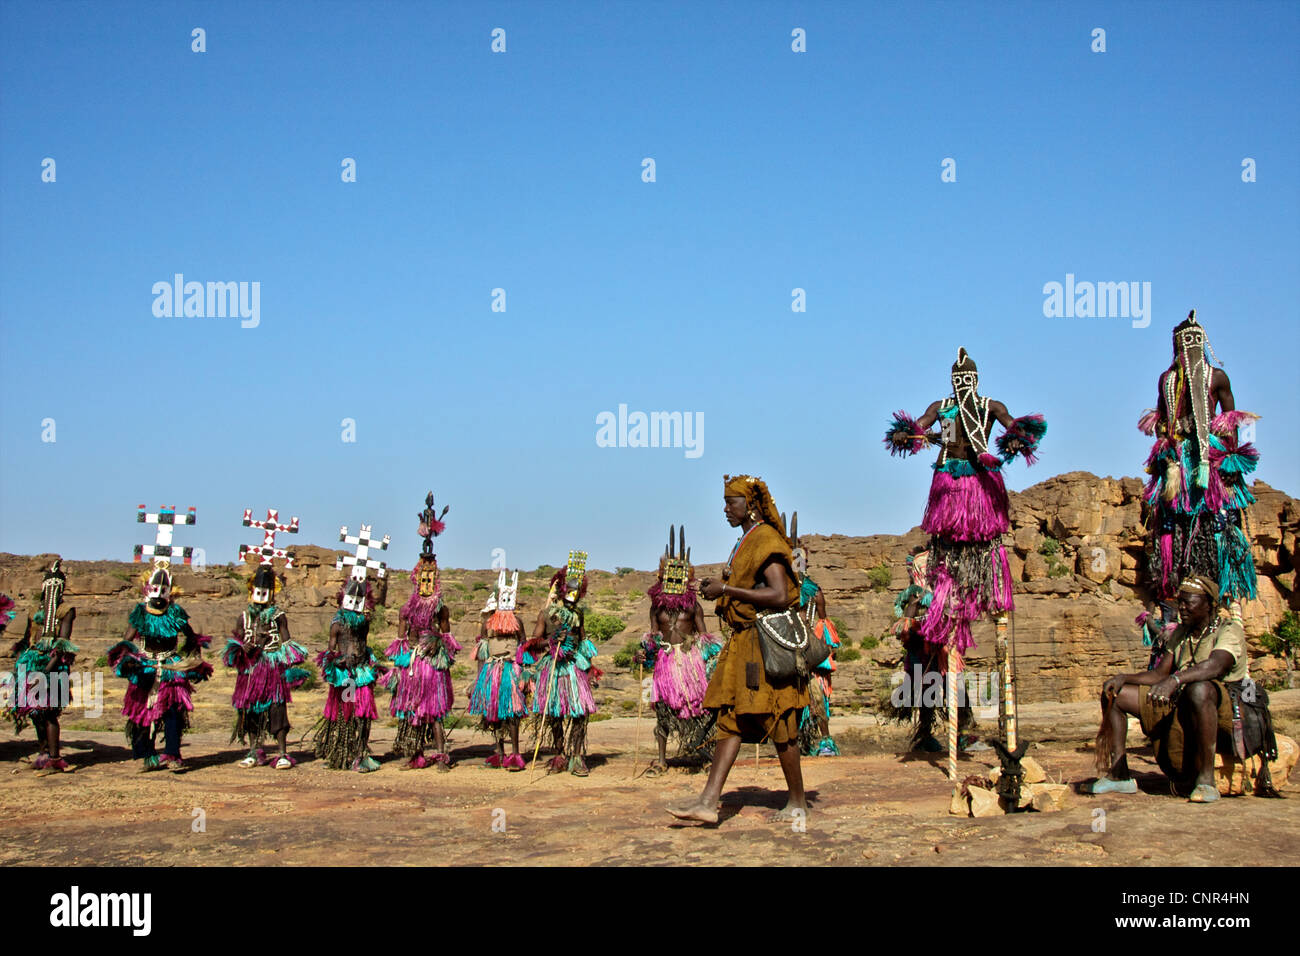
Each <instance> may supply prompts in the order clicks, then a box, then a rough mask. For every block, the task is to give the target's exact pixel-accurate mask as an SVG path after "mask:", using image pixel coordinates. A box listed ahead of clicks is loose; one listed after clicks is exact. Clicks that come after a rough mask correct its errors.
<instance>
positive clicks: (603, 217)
mask: <svg viewBox="0 0 1300 956" xmlns="http://www.w3.org/2000/svg"><path fill="white" fill-rule="evenodd" d="M195 27H202V28H203V29H204V30H205V31H206V47H207V49H206V52H203V53H195V52H192V50H191V42H192V40H191V30H192V29H194V28H195ZM498 27H499V28H502V29H504V30H505V31H506V34H505V35H506V52H504V53H493V52H492V51H491V49H490V45H491V40H492V38H491V31H492V30H493V29H494V28H498ZM1098 27H1100V28H1102V29H1104V30H1105V31H1106V51H1105V52H1104V53H1094V52H1093V51H1092V50H1091V46H1092V44H1093V39H1092V31H1093V30H1094V28H1098ZM795 28H802V29H803V30H804V31H806V46H807V51H806V52H804V53H796V52H793V51H792V50H791V43H792V38H791V31H792V30H793V29H795ZM1298 48H1300V5H1296V4H1294V3H1246V4H1219V3H1211V4H1198V3H1176V4H1157V3H1141V4H1116V5H1110V4H1053V3H1026V4H982V3H981V4H975V3H971V4H926V3H904V4H865V3H864V4H849V3H817V4H779V3H737V4H722V3H683V4H673V3H649V4H633V3H626V4H624V3H614V4H595V3H579V2H573V3H551V4H545V3H529V4H522V3H520V4H490V3H470V4H435V3H392V4H373V5H367V4H355V3H320V4H290V3H267V4H261V3H256V4H254V3H223V4H212V5H209V4H167V5H161V4H120V3H108V2H105V3H87V4H82V3H41V4H32V3H18V2H6V3H3V4H0V225H2V227H3V228H2V231H0V355H2V356H3V359H2V360H3V377H2V378H0V448H2V449H3V462H4V465H3V468H0V550H3V551H11V552H18V553H32V552H42V551H58V552H60V553H62V554H63V555H65V556H66V557H70V558H121V559H128V558H129V555H130V553H131V547H132V545H134V544H136V543H139V542H144V541H147V540H149V536H148V535H147V534H142V532H143V530H144V529H143V528H142V527H141V526H140V525H138V524H137V523H136V521H135V507H136V505H137V504H138V503H141V502H144V503H146V504H147V505H148V506H149V508H150V509H151V510H153V509H155V508H156V507H157V506H158V505H161V504H175V505H177V506H178V507H180V508H182V509H183V508H185V507H187V506H190V505H194V506H197V508H198V524H197V525H196V526H195V527H194V528H186V529H182V530H180V531H178V532H177V537H176V540H177V543H186V544H191V545H195V546H201V547H203V548H204V549H205V551H206V553H207V558H208V561H209V562H224V561H227V560H232V559H233V558H234V557H235V554H236V552H237V549H238V544H239V543H240V542H243V541H247V542H249V543H256V541H257V537H256V535H253V534H249V533H246V531H245V529H243V528H242V527H240V521H239V519H240V516H241V514H242V512H243V510H244V508H252V509H253V510H254V512H255V513H258V514H260V513H262V512H263V510H264V509H265V508H266V507H268V506H273V507H277V508H279V509H280V510H281V511H282V513H283V515H284V516H286V517H287V516H288V515H289V514H291V513H292V514H297V515H300V516H301V518H302V529H303V530H302V533H301V534H300V535H299V536H298V538H299V539H301V541H303V542H310V543H315V544H321V545H325V546H332V545H333V544H335V543H336V538H337V529H338V526H339V525H341V524H347V525H348V526H349V528H350V529H355V527H356V526H357V525H358V524H360V523H362V522H365V523H368V524H371V525H373V527H374V530H375V532H376V533H377V534H383V533H389V534H391V535H392V537H393V546H392V548H391V549H390V551H389V559H390V561H391V562H392V563H393V564H394V565H396V566H401V567H409V566H410V564H411V562H412V560H413V558H414V556H415V554H416V553H417V551H418V543H419V542H418V538H417V536H416V529H415V526H416V520H415V515H416V512H417V511H418V510H419V509H420V508H421V507H422V503H423V497H424V493H425V492H426V491H427V490H428V489H429V488H432V489H433V490H434V492H435V494H436V495H437V499H438V502H439V505H440V506H441V505H442V504H443V503H447V504H450V505H451V509H452V510H451V512H450V514H449V515H448V526H447V531H446V533H445V534H444V536H443V537H441V538H440V539H438V546H439V547H438V551H439V555H440V560H441V561H443V562H444V563H447V564H452V565H460V566H469V567H486V566H488V565H489V563H490V562H491V559H492V550H493V549H494V548H503V549H505V552H506V560H507V562H508V563H510V564H511V565H514V566H520V567H525V568H530V567H535V566H536V565H538V564H539V563H543V562H545V563H550V564H556V563H560V562H561V561H562V560H563V559H564V556H565V555H566V554H567V551H568V550H569V549H570V548H585V549H586V550H588V551H589V552H590V555H591V559H590V560H591V564H592V566H594V567H603V568H613V567H615V566H618V565H634V566H638V567H651V566H652V565H653V562H654V560H655V557H656V555H657V554H658V553H659V551H660V550H661V549H662V547H663V539H664V535H665V533H666V530H667V526H668V525H669V524H670V523H678V522H685V523H686V525H687V528H688V535H689V537H690V542H691V544H692V546H693V549H694V554H695V557H696V559H697V560H701V561H716V560H722V559H724V558H725V555H726V549H727V548H728V547H729V545H730V543H731V541H732V540H733V538H734V534H733V533H732V531H731V529H729V528H728V527H727V525H726V523H725V521H724V520H723V518H722V501H721V489H722V475H723V473H725V472H729V473H733V474H735V473H740V472H750V473H755V474H759V475H761V476H763V477H764V478H766V479H767V480H768V481H769V483H770V484H771V486H772V490H773V493H774V495H775V497H776V501H777V504H778V506H779V507H781V508H783V509H786V510H790V509H798V510H799V512H800V518H801V520H800V527H801V528H802V529H804V530H806V531H815V532H826V533H829V532H841V533H846V534H871V533H880V532H902V531H905V530H906V529H908V528H910V527H912V526H913V525H915V524H916V523H918V522H919V520H920V515H921V511H922V509H923V507H924V501H925V494H926V490H927V487H928V481H929V468H928V462H927V461H924V460H922V459H921V458H913V459H909V460H907V461H905V462H900V461H898V460H896V459H891V458H890V457H889V456H888V455H887V454H886V453H885V452H884V450H883V448H882V446H881V444H880V437H881V435H882V433H883V429H884V425H885V423H886V420H887V419H888V417H889V414H890V413H891V412H892V411H893V410H894V409H896V408H905V409H908V410H909V411H911V412H912V413H913V414H919V412H920V411H921V410H922V409H923V408H924V407H925V406H926V405H927V404H928V403H929V402H930V401H932V400H934V399H936V398H940V397H942V395H943V394H945V393H946V392H947V390H948V388H949V384H948V367H949V365H950V364H951V362H952V361H953V358H954V356H955V354H956V350H957V347H958V346H959V345H964V346H965V347H966V348H967V349H968V350H969V351H970V352H971V354H972V355H973V356H974V357H975V359H976V361H977V362H978V363H979V367H980V373H981V386H982V390H983V391H984V392H985V393H986V394H989V395H991V396H993V397H995V398H999V399H1001V400H1003V401H1004V402H1006V404H1007V405H1008V406H1009V407H1010V409H1011V411H1012V412H1013V414H1025V413H1028V412H1042V413H1043V414H1045V415H1046V416H1047V419H1048V422H1049V426H1050V431H1049V433H1048V437H1047V440H1046V442H1045V444H1044V447H1043V453H1042V460H1041V462H1040V463H1039V465H1037V466H1036V467H1034V468H1033V469H1026V468H1025V467H1024V466H1023V465H1022V464H1016V465H1014V466H1012V467H1011V468H1010V469H1009V471H1008V484H1009V485H1010V486H1011V487H1012V488H1023V487H1026V486H1027V485H1029V484H1032V483H1034V482H1036V481H1040V480H1042V479H1045V478H1048V477H1050V476H1052V475H1054V474H1058V473H1061V472H1065V471H1072V470H1075V469H1084V470H1088V471H1092V472H1094V473H1097V474H1100V475H1114V476H1119V475H1136V474H1138V473H1139V472H1140V469H1141V466H1142V462H1143V460H1144V459H1145V455H1146V451H1147V441H1148V440H1147V439H1146V438H1145V437H1144V436H1142V435H1141V434H1140V433H1139V432H1138V431H1137V429H1136V428H1135V427H1134V423H1135V422H1136V420H1137V418H1138V416H1139V414H1140V413H1141V412H1142V410H1143V409H1144V408H1145V407H1147V406H1149V405H1151V404H1153V403H1154V401H1155V381H1156V377H1157V375H1158V374H1159V372H1160V371H1161V370H1162V369H1163V368H1164V367H1165V366H1166V365H1167V363H1168V361H1169V357H1170V337H1169V332H1170V330H1171V328H1172V327H1173V326H1174V325H1175V324H1176V323H1177V322H1178V321H1180V320H1181V319H1182V318H1183V317H1184V316H1185V315H1186V313H1187V310H1188V309H1189V308H1192V307H1195V308H1196V309H1198V313H1199V315H1200V317H1201V319H1202V321H1203V322H1204V324H1205V325H1206V327H1207V328H1208V330H1209V333H1210V338H1211V341H1212V343H1213V344H1214V347H1215V349H1216V350H1217V352H1218V353H1219V355H1220V357H1221V358H1223V359H1224V360H1225V362H1226V367H1227V371H1228V373H1229V374H1230V375H1231V376H1232V379H1233V384H1234V389H1235V391H1236V395H1237V401H1238V405H1239V407H1242V408H1245V409H1248V410H1251V411H1255V412H1257V413H1259V414H1261V415H1262V416H1263V419H1262V420H1261V422H1260V423H1259V426H1258V433H1257V443H1258V446H1259V448H1260V452H1261V455H1262V460H1261V464H1260V468H1259V472H1258V477H1260V478H1262V479H1264V480H1265V481H1268V482H1269V483H1270V484H1273V485H1275V486H1279V487H1282V488H1283V489H1285V490H1286V491H1288V492H1290V493H1292V494H1297V493H1300V480H1298V479H1300V458H1298V449H1300V433H1298V426H1297V422H1296V415H1295V408H1296V391H1297V390H1296V378H1297V374H1296V369H1297V365H1298V364H1300V363H1298V362H1297V357H1296V356H1297V345H1298V344H1300V342H1298V340H1300V334H1298V333H1297V322H1296V306H1295V299H1294V289H1293V286H1295V285H1296V280H1297V272H1298V270H1297V263H1300V225H1298V224H1300V193H1298V190H1297V177H1296V156H1297V155H1300V122H1298V111H1300V61H1298V59H1297V56H1296V53H1295V51H1296V50H1297V49H1298ZM46 157H50V158H53V159H54V160H55V162H56V164H57V165H56V177H57V178H56V181H55V182H53V183H48V182H42V179H41V171H42V160H43V159H45V158H46ZM345 157H350V158H353V159H355V161H356V179H357V181H356V182H354V183H344V182H342V181H341V177H340V172H341V163H342V161H343V160H344V158H345ZM646 157H650V158H653V159H654V161H655V174H656V181H655V182H653V183H647V182H643V181H642V161H643V159H645V158H646ZM949 157H951V158H952V159H954V160H955V162H956V173H957V179H956V182H948V183H946V182H941V179H940V173H941V163H942V161H943V160H944V159H945V158H949ZM1246 157H1249V158H1252V159H1253V160H1255V163H1256V170H1257V181H1255V182H1253V183H1245V182H1243V181H1242V161H1243V159H1244V158H1246ZM176 273H182V274H183V275H184V276H185V278H186V280H187V281H199V282H208V281H245V282H258V283H260V315H259V320H260V321H259V324H258V325H257V327H256V328H242V327H241V323H240V320H239V319H238V318H229V317H225V318H217V317H209V318H198V317H173V318H165V317H164V318H159V317H156V316H155V315H154V314H153V305H154V294H153V292H152V288H153V285H154V283H155V282H159V281H165V282H170V281H171V280H172V277H173V275H174V274H176ZM1067 274H1073V275H1074V276H1075V277H1076V280H1077V281H1094V282H1101V281H1105V282H1119V281H1124V282H1139V283H1143V282H1149V283H1151V322H1150V325H1149V326H1148V327H1146V328H1134V327H1133V325H1132V322H1131V321H1130V320H1129V319H1126V318H1122V317H1108V318H1046V317H1044V315H1043V302H1044V298H1045V297H1044V294H1043V286H1044V284H1045V283H1048V282H1052V281H1057V282H1064V280H1065V277H1066V275H1067ZM498 288H500V289H504V290H505V295H506V311H505V312H493V311H492V302H493V298H492V290H493V289H498ZM795 288H801V289H804V290H805V293H806V303H807V309H806V312H803V313H794V312H792V311H791V301H792V290H793V289H795ZM620 404H624V405H626V406H627V407H628V409H629V410H631V411H638V410H640V411H645V412H650V411H682V412H689V413H692V414H696V413H699V414H702V415H703V419H704V435H703V445H702V454H701V455H700V456H699V457H696V458H688V457H687V456H686V454H685V450H684V449H682V448H608V447H604V448H603V447H598V446H597V443H596V432H597V427H596V418H597V416H598V415H599V414H600V413H601V412H617V409H618V406H619V405H620ZM45 419H53V420H54V427H55V433H54V437H55V441H53V442H50V441H42V437H43V433H44V434H45V435H46V437H48V428H44V427H43V425H42V422H43V421H44V420H45ZM344 419H352V420H353V421H354V422H355V438H356V440H355V441H353V442H345V441H343V440H342V438H343V426H342V425H341V423H342V421H343V420H344Z"/></svg>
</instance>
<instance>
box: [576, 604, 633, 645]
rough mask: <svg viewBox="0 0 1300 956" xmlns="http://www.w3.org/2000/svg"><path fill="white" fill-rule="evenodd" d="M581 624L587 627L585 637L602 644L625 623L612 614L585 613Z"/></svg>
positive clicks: (621, 628) (625, 624) (624, 625)
mask: <svg viewBox="0 0 1300 956" xmlns="http://www.w3.org/2000/svg"><path fill="white" fill-rule="evenodd" d="M583 625H584V626H585V627H586V629H587V637H588V638H589V639H590V640H591V641H592V642H593V643H596V644H603V643H605V642H606V641H607V640H609V639H610V638H611V637H613V636H614V635H615V634H617V633H619V632H620V631H621V630H623V628H625V627H627V623H626V622H625V621H624V620H623V619H622V618H621V617H616V616H615V615H613V614H601V613H599V612H597V613H594V614H587V615H586V617H585V618H584V620H583Z"/></svg>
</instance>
